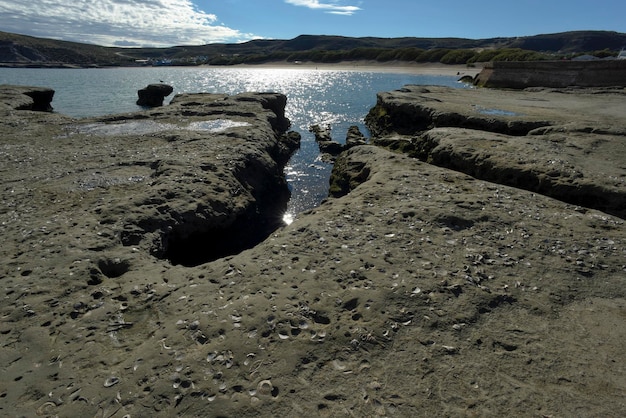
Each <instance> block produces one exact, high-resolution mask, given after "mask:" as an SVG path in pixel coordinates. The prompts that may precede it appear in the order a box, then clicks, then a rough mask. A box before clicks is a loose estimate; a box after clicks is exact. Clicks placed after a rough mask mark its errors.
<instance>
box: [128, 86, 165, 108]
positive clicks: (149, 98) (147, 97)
mask: <svg viewBox="0 0 626 418" xmlns="http://www.w3.org/2000/svg"><path fill="white" fill-rule="evenodd" d="M173 91H174V88H173V87H172V86H170V85H167V84H149V85H148V86H147V87H145V88H143V89H141V90H138V91H137V95H138V96H139V99H138V100H137V105H139V106H147V107H158V106H163V99H165V97H166V96H168V95H170V94H172V92H173Z"/></svg>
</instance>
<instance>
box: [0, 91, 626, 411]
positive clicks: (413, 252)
mask: <svg viewBox="0 0 626 418" xmlns="http://www.w3.org/2000/svg"><path fill="white" fill-rule="evenodd" d="M406 90H408V91H413V87H407V89H406ZM428 90H429V91H428V92H426V91H424V90H421V92H419V93H416V95H417V96H425V97H426V98H428V99H429V100H428V102H429V103H430V104H432V103H439V105H438V106H444V105H446V103H447V105H448V106H453V105H455V106H457V107H461V106H463V100H464V99H463V96H462V95H463V94H468V95H469V94H476V95H477V96H466V97H465V106H464V108H465V109H467V110H466V111H465V112H467V111H470V110H471V109H474V107H472V105H481V106H483V105H485V107H495V108H498V109H503V110H510V111H512V112H515V113H520V114H525V115H528V114H529V113H528V112H529V110H526V109H522V108H520V107H516V108H509V107H505V106H504V104H506V102H505V101H502V102H498V103H494V102H493V101H492V100H491V99H490V97H491V96H490V95H491V94H493V93H492V92H489V91H486V90H481V91H480V92H477V91H475V92H474V93H458V94H459V96H457V95H456V93H455V94H452V93H451V92H449V91H447V90H441V91H437V90H436V88H432V89H431V88H430V87H429V88H428ZM483 93H484V94H485V96H482V97H483V98H484V97H486V98H487V99H488V100H487V99H485V101H483V100H479V99H478V97H479V96H481V95H482V94H483ZM394 94H395V95H396V96H400V93H390V96H388V97H390V98H393V96H394ZM403 94H405V95H408V94H409V93H406V92H405V93H403ZM500 94H502V95H503V98H502V100H504V97H506V95H507V94H508V93H507V92H501V93H500ZM537 94H542V95H545V96H544V98H545V99H546V100H548V101H545V102H542V101H532V103H535V104H537V103H539V104H542V106H543V109H542V110H537V111H536V118H531V119H530V122H532V123H533V124H534V123H536V122H537V121H548V122H549V123H547V124H544V125H541V126H535V127H534V128H532V129H531V130H530V131H532V130H536V129H540V130H542V131H541V132H544V133H542V134H541V135H552V133H553V134H554V135H555V136H554V137H552V139H557V137H556V135H559V137H560V138H563V139H562V140H561V141H558V140H549V142H550V143H553V142H554V143H556V144H561V145H562V144H563V143H568V142H567V141H568V140H569V136H570V133H572V132H573V133H575V138H576V141H575V142H573V143H572V144H573V145H572V146H571V147H570V148H572V149H575V148H576V147H575V146H578V147H582V145H579V143H582V144H584V141H583V140H582V139H580V138H581V137H582V135H583V134H584V133H585V132H584V130H581V129H575V130H572V129H565V128H561V127H562V126H571V125H570V122H571V124H572V125H576V126H589V127H591V126H593V127H595V128H596V129H600V130H602V131H603V132H610V133H608V134H607V133H593V132H591V134H592V135H594V136H593V138H599V139H603V140H606V141H607V142H610V141H617V140H618V139H619V138H620V134H618V132H620V130H621V129H622V127H621V125H620V124H619V123H615V124H610V125H609V124H604V123H599V122H602V121H603V120H609V119H600V117H599V116H597V117H596V115H592V114H586V113H585V112H583V113H582V114H581V115H578V114H571V111H570V110H569V108H564V109H565V110H561V113H562V115H561V116H558V115H559V110H558V107H559V106H557V105H556V104H554V103H552V102H550V101H549V99H550V98H551V97H556V98H558V99H559V100H561V101H562V103H567V102H568V100H571V101H572V103H571V105H572V106H578V107H580V106H583V107H584V106H587V105H588V106H589V107H588V108H589V109H593V108H597V111H596V113H597V114H598V115H600V114H605V115H606V117H607V118H608V117H609V116H610V115H611V114H612V113H615V112H618V110H616V109H614V108H613V107H612V106H611V103H612V100H618V101H619V100H623V96H620V95H615V96H612V95H606V96H602V95H589V96H577V95H575V94H563V93H555V95H554V96H552V95H551V94H548V93H547V92H544V93H537ZM514 97H517V96H514ZM527 97H533V96H527ZM603 98H604V99H603ZM587 99H589V100H592V101H593V103H594V104H595V105H594V106H592V105H589V102H586V103H587V105H585V103H583V102H581V100H583V101H584V100H587ZM403 100H404V103H403V104H402V106H403V108H405V109H406V108H409V107H411V106H413V107H415V108H416V107H418V105H419V99H416V98H409V97H408V96H404V99H403ZM454 100H456V104H454ZM283 102H284V96H280V95H274V94H272V95H267V94H246V95H241V96H233V97H227V96H224V95H212V96H207V95H200V96H198V95H189V96H183V97H180V98H179V99H176V100H175V101H174V103H173V104H171V105H168V106H165V107H163V108H159V109H158V110H152V111H148V112H141V113H137V114H132V115H116V116H111V117H109V118H100V119H97V120H72V119H69V118H66V117H63V116H61V115H57V114H50V113H46V114H43V113H37V112H31V111H24V110H20V111H17V110H13V108H11V107H8V108H3V109H1V111H2V119H1V121H0V129H1V132H2V136H1V138H2V139H1V143H0V144H1V147H2V148H1V150H2V153H3V160H2V161H3V165H2V166H0V170H1V171H2V189H1V191H2V199H3V206H2V212H1V213H0V216H1V223H0V225H1V228H2V234H3V236H4V238H5V239H4V244H3V246H2V249H1V250H0V251H2V260H3V262H2V263H1V264H0V276H1V277H2V279H0V280H1V283H2V291H3V294H2V297H3V302H2V305H1V312H0V314H1V321H0V335H1V340H0V341H1V344H2V350H1V356H2V362H0V368H1V373H2V376H3V378H2V379H1V380H0V396H1V398H2V403H1V405H0V410H1V411H2V413H3V414H5V415H11V416H19V415H24V416H33V415H40V416H125V415H130V416H163V417H169V416H183V415H184V416H239V417H253V416H254V417H256V416H307V415H309V416H391V415H393V416H464V415H476V416H502V415H512V416H520V415H522V416H523V415H533V416H534V415H537V416H581V415H584V416H620V415H624V414H626V403H625V402H624V398H623V393H624V388H626V378H625V376H626V373H624V370H623V365H624V364H626V362H625V361H624V360H626V359H625V358H624V350H623V347H624V345H625V344H626V329H625V328H624V326H623V318H624V316H625V315H626V263H625V262H624V260H626V227H625V226H624V220H623V219H621V218H619V217H616V216H612V215H610V214H607V213H605V212H602V211H599V210H596V209H593V208H589V207H582V206H580V205H574V204H570V203H566V202H563V201H560V200H557V199H554V198H551V197H546V196H544V195H542V194H539V193H537V192H530V191H526V190H522V189H520V188H517V187H510V186H507V185H503V184H498V183H495V182H493V181H486V180H481V179H479V178H476V177H473V176H470V175H468V174H465V173H461V172H459V171H457V170H451V169H449V168H445V167H439V166H436V165H434V164H430V163H428V162H427V161H420V159H419V158H415V157H414V156H410V155H406V154H405V153H400V152H398V150H399V149H404V148H403V147H404V145H406V144H408V145H409V146H408V147H407V148H406V149H407V150H408V151H410V152H411V153H415V156H418V157H422V158H424V157H425V158H424V159H425V160H428V159H429V158H430V159H432V160H433V161H434V158H435V157H434V155H435V153H434V150H435V149H436V148H437V146H448V144H449V143H455V142H462V141H463V138H464V136H465V135H466V134H468V133H472V134H473V135H483V136H485V137H486V138H487V141H491V142H490V144H492V145H497V146H494V147H493V150H494V151H493V152H494V155H495V152H496V151H498V146H499V145H501V146H502V147H503V148H509V147H513V148H514V146H515V147H521V148H519V149H523V150H524V154H525V155H523V156H522V155H519V154H521V152H522V151H514V152H513V153H514V154H515V155H516V157H523V158H525V159H530V158H532V153H533V151H534V148H533V147H534V146H535V145H534V142H532V141H534V140H537V139H541V138H542V136H541V135H530V136H528V135H523V136H517V135H516V136H513V135H509V134H505V133H502V132H498V133H493V132H487V131H478V130H476V129H471V130H470V129H468V127H467V126H458V125H457V126H430V125H431V124H432V121H431V122H423V121H421V120H417V119H415V120H411V121H407V120H404V119H402V118H395V119H394V117H393V116H391V117H390V118H388V119H386V121H385V123H384V124H383V123H381V124H380V126H381V131H380V132H382V128H384V129H385V132H386V133H385V135H381V136H377V137H376V138H374V139H375V141H376V142H378V143H379V144H380V145H386V146H387V147H389V148H393V150H390V149H385V148H383V147H381V146H376V145H361V146H355V147H352V148H350V149H349V150H347V151H345V152H343V153H342V154H340V155H339V156H338V157H337V160H336V163H335V167H334V170H333V176H332V190H334V196H333V197H329V198H328V199H327V200H326V201H324V202H323V203H322V204H321V205H320V206H319V207H318V208H315V209H313V210H310V211H308V212H306V213H303V214H301V215H300V216H298V218H297V219H296V220H295V221H294V222H293V223H291V224H290V225H287V226H284V227H282V228H279V229H277V230H276V231H274V232H273V233H271V234H270V235H269V237H268V238H267V239H265V240H263V241H262V242H260V243H259V244H258V245H256V246H254V247H252V248H250V249H247V250H245V251H242V252H240V253H238V254H235V255H229V256H226V257H222V258H218V259H216V260H214V261H211V262H205V263H202V264H198V265H195V264H196V263H189V264H190V265H191V266H184V265H182V264H184V263H179V264H177V263H172V262H170V261H168V260H167V259H166V256H165V254H167V251H168V248H170V247H171V246H172V242H175V241H173V240H174V237H180V238H181V239H182V238H183V237H185V236H187V237H188V236H190V235H193V234H194V232H195V231H196V230H197V229H198V228H200V229H201V228H205V229H206V231H209V229H210V228H211V227H214V226H216V225H228V224H229V223H231V224H232V222H235V221H236V220H237V219H239V218H241V217H244V218H245V217H249V216H252V214H251V213H252V212H253V211H251V210H250V209H248V208H249V207H254V208H257V207H265V206H267V205H270V206H273V203H274V202H276V201H280V200H281V198H280V197H277V196H282V195H281V194H280V191H278V192H276V191H275V190H276V184H278V185H279V186H280V188H282V186H284V183H283V181H284V180H282V179H281V177H280V176H279V175H278V173H279V171H280V167H281V163H282V162H284V161H285V158H286V156H287V155H288V154H289V151H288V150H289V149H291V147H292V146H293V145H294V144H295V141H294V139H295V138H293V136H288V135H286V134H283V133H282V132H284V131H285V128H284V127H285V126H286V120H285V119H284V115H282V114H281V112H280V108H281V106H280V103H283ZM416 103H417V104H416ZM384 104H385V102H381V101H380V100H379V106H378V107H377V110H375V111H376V112H377V114H378V115H379V117H380V116H384V115H383V110H384V108H383V107H381V106H382V105H384ZM487 104H488V106H486V105H487ZM601 109H603V111H601ZM622 109H623V107H622ZM590 111H591V110H590ZM622 111H623V110H622ZM437 112H439V113H440V114H443V113H444V112H443V110H442V109H440V110H439V111H437ZM456 113H457V114H459V115H463V113H464V112H460V111H457V112H456ZM405 114H406V112H405ZM616 114H617V113H616ZM442 117H443V116H442ZM510 117H512V118H515V116H510ZM213 118H215V119H222V120H223V119H228V120H233V121H238V122H246V123H248V124H249V125H247V126H237V127H232V128H227V129H225V130H224V131H220V132H210V131H197V130H189V129H182V128H181V129H176V130H172V129H165V130H159V131H157V132H152V133H148V134H141V135H130V136H127V135H125V136H118V135H113V136H107V135H95V136H94V135H88V134H86V133H81V132H80V130H79V129H78V130H77V129H76V128H75V127H76V126H80V125H82V124H86V123H89V124H94V123H95V124H105V125H106V124H110V123H121V122H124V121H126V122H127V121H135V122H140V121H146V122H147V121H154V122H155V123H164V124H176V125H181V126H183V125H184V126H188V124H190V123H193V122H196V121H201V120H211V119H213ZM480 118H482V119H484V120H488V119H487V118H493V120H494V121H497V120H503V119H502V118H504V116H493V115H491V116H488V117H484V116H480ZM585 118H586V119H585ZM568 120H569V121H570V122H568ZM622 120H624V119H623V118H622ZM389 121H392V122H393V123H388V122H389ZM520 121H521V119H520ZM594 121H595V123H592V122H594ZM557 122H558V123H557ZM520 123H521V122H520ZM396 124H397V126H396ZM485 124H486V125H488V124H487V123H486V122H485ZM211 126H213V125H211ZM410 126H427V129H426V130H424V131H422V130H412V131H410V132H409V130H408V128H407V127H410ZM116 129H117V128H116ZM420 129H421V128H420ZM400 130H402V134H403V135H405V136H402V135H400V134H399V133H394V132H398V131H400ZM469 131H471V132H469ZM535 132H536V133H538V132H539V131H535ZM549 132H552V133H549ZM427 134H428V135H430V136H429V137H426V135H427ZM595 135H598V136H597V137H596V136H595ZM509 136H510V137H511V138H515V139H517V140H519V141H520V143H519V144H517V143H516V144H513V145H512V144H511V142H514V141H513V139H511V138H509ZM579 136H580V137H579ZM424 138H426V139H428V138H430V139H428V140H429V141H438V144H437V146H435V147H431V146H429V147H423V149H424V153H423V154H421V152H422V151H421V150H422V148H421V147H420V146H419V141H424V140H426V139H424ZM473 141H474V144H473V146H474V147H478V145H479V144H480V142H479V141H478V139H477V138H474V139H473ZM526 141H531V143H530V145H527V146H522V144H525V143H526ZM574 145H575V146H574ZM599 145H600V146H604V147H606V145H604V143H603V142H600V143H599ZM513 148H512V149H513ZM514 149H516V150H517V149H518V148H514ZM568 149H569V148H568ZM605 149H606V150H607V152H608V150H613V152H616V153H617V147H614V148H605ZM557 151H558V150H557ZM502 152H504V151H502ZM460 154H461V157H464V156H465V155H466V154H467V152H466V151H463V152H461V153H460ZM558 154H559V155H561V154H560V151H558ZM592 155H593V154H592ZM616 155H617V154H616ZM541 158H543V156H542V157H541ZM551 158H552V159H556V157H554V156H553V157H551ZM559 158H562V159H565V157H563V156H559ZM568 158H569V157H568ZM612 158H615V159H617V158H618V157H617V156H613V155H606V160H607V161H609V163H607V164H605V165H603V166H599V165H596V166H595V169H596V170H598V171H600V170H601V169H602V170H604V169H606V170H616V171H615V173H618V172H619V170H620V169H623V167H622V168H620V167H621V166H620V165H619V164H620V163H615V164H613V163H611V161H612V160H611V159H612ZM511 161H512V162H515V161H516V160H515V159H513V160H511ZM622 161H624V160H622ZM572 164H573V163H572ZM581 164H582V163H581ZM573 165H574V166H575V167H576V169H577V170H579V169H580V170H583V172H584V177H583V178H587V176H591V174H592V170H591V168H588V167H584V166H583V167H581V168H579V165H576V164H573ZM611 175H612V174H611ZM594 178H601V176H600V175H599V174H598V175H597V176H596V177H594ZM616 188H618V187H617V186H616ZM618 189H619V188H618ZM268 190H274V192H268ZM277 193H278V194H277ZM221 197H223V198H221ZM268 201H269V202H268ZM206 225H209V226H206ZM224 235H229V234H224ZM194 246H197V243H195V242H194V243H193V245H189V246H187V247H185V248H186V249H185V251H184V252H192V251H193V249H194V248H193V247H194Z"/></svg>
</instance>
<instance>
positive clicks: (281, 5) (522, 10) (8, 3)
mask: <svg viewBox="0 0 626 418" xmlns="http://www.w3.org/2000/svg"><path fill="white" fill-rule="evenodd" d="M625 16H626V1H625V0H593V1H591V0H519V1H513V0H511V1H503V0H482V1H478V2H477V1H472V0H436V1H432V0H0V30H1V31H5V32H14V33H20V34H24V35H31V36H38V37H43V38H54V39H62V40H68V41H77V42H86V43H94V44H98V45H106V46H159V47H163V46H172V45H200V44H206V43H214V42H228V43H234V42H242V41H247V40H250V39H254V38H271V39H291V38H294V37H296V36H298V35H301V34H315V35H322V34H324V35H344V36H357V37H358V36H378V37H399V36H418V37H464V38H474V39H476V38H489V37H497V36H526V35H536V34H540V33H554V32H562V31H570V30H612V31H618V32H626V17H625Z"/></svg>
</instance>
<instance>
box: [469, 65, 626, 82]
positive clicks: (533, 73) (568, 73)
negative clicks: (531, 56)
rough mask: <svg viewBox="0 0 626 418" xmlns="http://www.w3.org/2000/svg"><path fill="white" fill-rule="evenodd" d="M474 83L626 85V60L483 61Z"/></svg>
mask: <svg viewBox="0 0 626 418" xmlns="http://www.w3.org/2000/svg"><path fill="white" fill-rule="evenodd" d="M474 84H475V85H477V86H480V87H493V88H508V89H524V88H527V87H556V88H563V87H569V86H578V87H616V86H621V87H625V86H626V60H610V61H534V62H491V63H487V64H485V66H484V67H483V70H482V71H481V72H480V73H479V74H478V75H477V76H476V79H475V81H474Z"/></svg>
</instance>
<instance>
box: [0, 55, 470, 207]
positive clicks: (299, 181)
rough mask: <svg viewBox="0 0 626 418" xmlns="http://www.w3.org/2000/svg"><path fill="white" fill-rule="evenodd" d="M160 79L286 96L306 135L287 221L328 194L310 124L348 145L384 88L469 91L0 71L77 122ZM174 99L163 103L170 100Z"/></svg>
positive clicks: (118, 107)
mask: <svg viewBox="0 0 626 418" xmlns="http://www.w3.org/2000/svg"><path fill="white" fill-rule="evenodd" d="M159 80H163V81H164V82H165V83H166V84H169V85H171V86H172V87H174V94H178V93H199V92H208V93H226V94H237V93H243V92H252V91H255V92H268V91H272V92H280V93H283V94H285V95H287V98H288V101H287V108H286V109H285V114H286V116H287V117H288V118H289V119H290V120H291V123H292V126H291V129H292V130H294V131H297V132H299V133H300V134H301V135H302V142H301V146H300V149H299V150H298V151H297V152H296V153H295V154H294V155H293V157H292V158H291V160H290V161H289V165H288V166H287V167H286V168H285V175H286V177H287V181H288V183H289V187H290V190H291V193H292V196H291V200H290V203H289V208H288V211H287V215H286V216H287V219H293V218H295V216H296V215H297V214H298V213H300V212H302V211H305V210H308V209H311V208H313V207H315V206H317V205H319V203H320V202H321V201H322V200H323V199H324V198H326V197H327V195H328V179H329V176H330V171H331V169H332V166H331V165H330V164H328V163H325V162H323V161H321V160H320V158H319V152H318V148H317V144H316V143H315V139H314V136H313V134H311V133H310V132H309V126H311V125H313V124H321V125H331V126H332V133H333V139H335V140H336V141H339V142H344V141H345V136H346V133H347V131H348V128H349V127H350V126H351V125H356V126H358V127H359V128H360V129H361V131H362V132H363V133H364V134H365V135H366V136H368V135H369V133H368V131H367V129H366V127H365V125H364V123H363V118H364V117H365V115H366V114H367V112H368V111H369V109H370V108H371V107H372V106H374V105H375V104H376V93H378V92H380V91H389V90H395V89H398V88H400V87H402V86H403V85H406V84H431V85H447V86H452V87H459V88H463V87H465V85H464V84H460V83H458V82H457V80H456V77H445V76H426V75H410V74H390V73H375V72H366V71H364V72H359V71H335V70H313V69H304V68H293V69H291V68H289V69H271V68H232V67H231V68H228V67H223V68H222V67H220V68H210V67H190V68H187V67H184V68H181V67H156V68H115V69H11V68H0V84H22V85H35V86H45V87H51V88H53V89H54V90H55V91H56V93H55V96H54V100H53V102H52V105H53V107H54V109H55V111H57V112H59V113H64V114H67V115H69V116H74V117H86V116H100V115H106V114H115V113H124V112H134V111H138V110H140V107H139V106H137V105H136V104H135V102H136V100H137V90H139V89H141V88H143V87H145V86H146V85H147V84H151V83H156V82H159ZM174 94H173V95H171V96H169V97H168V98H166V99H170V100H171V97H173V96H174ZM289 217H290V218H289Z"/></svg>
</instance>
